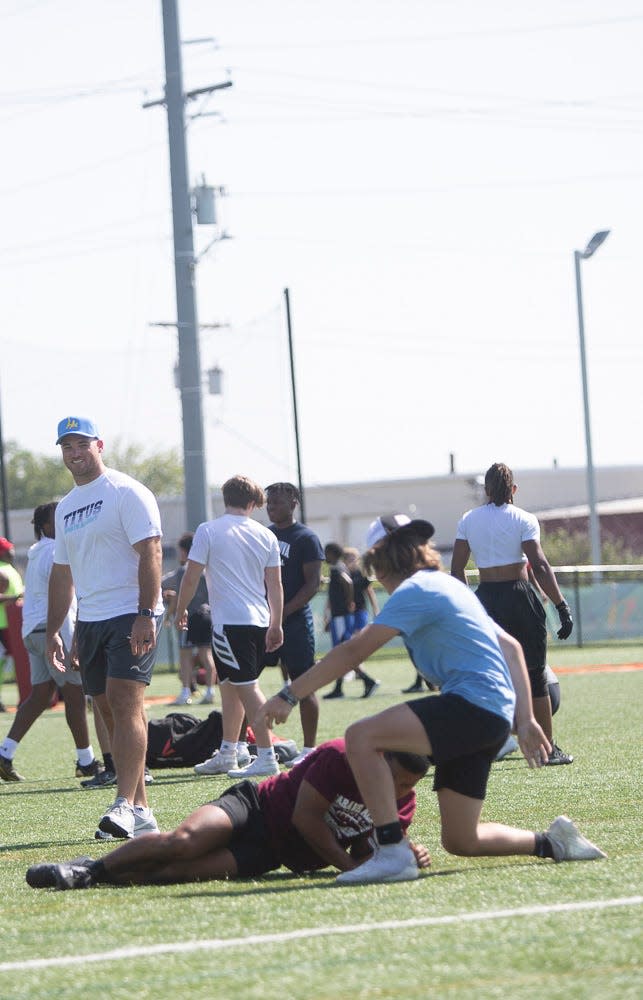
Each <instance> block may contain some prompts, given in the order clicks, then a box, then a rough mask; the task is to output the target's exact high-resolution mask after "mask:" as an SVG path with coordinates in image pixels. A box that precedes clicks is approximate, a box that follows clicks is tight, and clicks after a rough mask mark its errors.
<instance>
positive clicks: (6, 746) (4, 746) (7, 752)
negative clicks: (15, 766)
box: [0, 736, 18, 760]
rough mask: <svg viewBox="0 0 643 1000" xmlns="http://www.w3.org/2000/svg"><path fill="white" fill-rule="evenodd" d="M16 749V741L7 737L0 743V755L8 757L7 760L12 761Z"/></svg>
mask: <svg viewBox="0 0 643 1000" xmlns="http://www.w3.org/2000/svg"><path fill="white" fill-rule="evenodd" d="M17 749H18V741H17V740H10V739H9V737H8V736H7V737H6V738H5V739H4V740H3V741H2V743H0V753H1V754H2V756H3V757H8V758H9V760H13V758H14V755H15V752H16V750H17Z"/></svg>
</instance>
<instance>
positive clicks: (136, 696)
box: [101, 677, 147, 806]
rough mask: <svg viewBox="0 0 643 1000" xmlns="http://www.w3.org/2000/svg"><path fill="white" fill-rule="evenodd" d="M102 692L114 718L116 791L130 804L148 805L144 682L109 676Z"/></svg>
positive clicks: (113, 753)
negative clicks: (145, 777) (145, 776)
mask: <svg viewBox="0 0 643 1000" xmlns="http://www.w3.org/2000/svg"><path fill="white" fill-rule="evenodd" d="M105 694H106V697H107V702H108V704H109V707H110V710H111V714H112V719H113V731H112V733H111V744H112V757H113V759H114V765H115V767H116V781H117V786H118V795H119V796H122V797H123V798H125V799H127V801H128V802H129V803H130V804H131V805H137V806H147V794H146V791H145V780H144V775H145V752H146V750H147V717H146V714H145V704H144V698H145V685H144V684H141V683H140V682H138V681H128V680H121V679H120V678H114V677H109V678H108V679H107V688H106V692H105ZM101 710H102V709H101Z"/></svg>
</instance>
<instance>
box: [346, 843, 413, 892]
mask: <svg viewBox="0 0 643 1000" xmlns="http://www.w3.org/2000/svg"><path fill="white" fill-rule="evenodd" d="M419 874H420V870H419V868H418V866H417V862H416V860H415V855H414V853H413V851H412V850H411V848H410V847H409V845H408V844H407V843H406V841H404V840H403V841H401V842H400V843H399V844H387V845H386V846H385V847H379V846H378V847H376V848H375V854H374V855H373V856H372V858H369V859H368V861H365V862H364V864H363V865H360V866H359V868H353V869H352V870H351V871H348V872H342V873H341V875H338V876H337V878H336V879H335V881H336V882H337V883H338V884H339V885H368V884H369V883H371V882H411V881H412V880H413V879H416V878H417V877H418V875H419Z"/></svg>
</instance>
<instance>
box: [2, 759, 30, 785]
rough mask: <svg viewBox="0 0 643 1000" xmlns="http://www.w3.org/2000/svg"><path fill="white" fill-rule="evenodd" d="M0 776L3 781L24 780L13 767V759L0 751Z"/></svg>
mask: <svg viewBox="0 0 643 1000" xmlns="http://www.w3.org/2000/svg"><path fill="white" fill-rule="evenodd" d="M0 778H2V780H3V781H24V780H25V779H24V778H23V777H22V775H21V774H18V772H17V771H16V769H15V767H14V766H13V761H12V760H10V759H9V758H8V757H5V756H4V754H1V753H0Z"/></svg>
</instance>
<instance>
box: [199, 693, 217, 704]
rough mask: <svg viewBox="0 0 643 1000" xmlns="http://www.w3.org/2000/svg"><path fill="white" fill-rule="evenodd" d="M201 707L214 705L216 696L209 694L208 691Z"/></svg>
mask: <svg viewBox="0 0 643 1000" xmlns="http://www.w3.org/2000/svg"><path fill="white" fill-rule="evenodd" d="M199 705H214V695H213V694H208V693H207V691H206V693H205V694H204V695H203V697H202V698H201V701H200V702H199Z"/></svg>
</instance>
